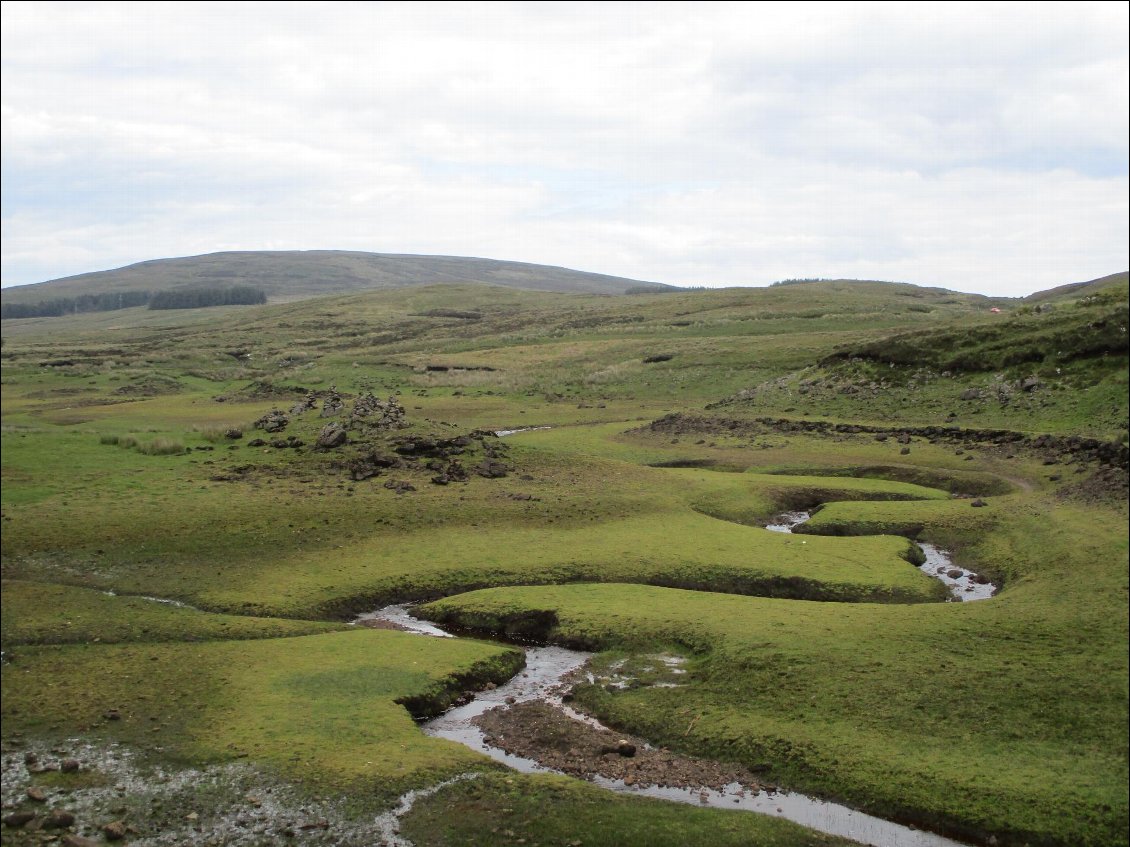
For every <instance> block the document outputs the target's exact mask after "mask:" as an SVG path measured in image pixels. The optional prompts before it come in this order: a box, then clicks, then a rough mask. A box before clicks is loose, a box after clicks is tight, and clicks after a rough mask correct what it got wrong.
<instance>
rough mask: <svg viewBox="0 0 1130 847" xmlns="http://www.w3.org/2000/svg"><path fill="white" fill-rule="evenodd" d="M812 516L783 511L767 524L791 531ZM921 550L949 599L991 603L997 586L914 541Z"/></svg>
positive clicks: (930, 573)
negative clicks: (946, 591) (990, 600)
mask: <svg viewBox="0 0 1130 847" xmlns="http://www.w3.org/2000/svg"><path fill="white" fill-rule="evenodd" d="M811 517H812V512H782V513H781V514H779V515H777V517H775V518H773V520H772V521H770V522H769V523H767V524H766V525H765V528H766V529H767V530H769V531H770V532H789V533H791V532H792V531H793V529H795V528H796V527H798V526H800V525H801V524H802V523H804V522H805V521H807V520H808V519H809V518H811ZM915 543H917V544H918V546H919V547H920V548H921V549H922V552H923V554H924V555H925V556H926V561H925V562H923V563H922V564H921V565H919V566H918V569H919V570H920V571H922V573H924V574H926V576H929V577H933V578H934V579H936V580H938V581H940V582H941V583H942V584H943V585H945V586H946V588H948V589H949V592H950V599H951V600H953V601H957V602H963V603H964V602H968V601H970V600H988V599H989V598H990V597H992V596H993V595H994V594H995V593H996V591H997V587H996V586H995V585H993V583H991V582H989V580H988V579H986V578H985V577H983V576H981V575H980V574H978V573H974V572H973V571H971V570H968V569H967V568H962V567H958V566H957V565H955V564H954V563H953V560H952V559H951V558H950V554H949V553H947V552H946V551H945V550H943V549H941V548H940V547H937V546H935V545H933V544H927V543H926V542H924V541H919V542H915Z"/></svg>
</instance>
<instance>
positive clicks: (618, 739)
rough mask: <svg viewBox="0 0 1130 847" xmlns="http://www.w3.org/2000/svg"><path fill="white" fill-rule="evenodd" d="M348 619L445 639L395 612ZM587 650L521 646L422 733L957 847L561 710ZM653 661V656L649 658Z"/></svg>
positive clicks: (682, 797) (749, 806)
mask: <svg viewBox="0 0 1130 847" xmlns="http://www.w3.org/2000/svg"><path fill="white" fill-rule="evenodd" d="M357 622H358V623H360V624H363V625H368V626H374V625H376V626H392V627H395V628H397V629H401V630H404V631H408V632H415V633H417V634H420V635H426V636H432V637H450V635H449V634H448V633H446V632H444V631H443V630H441V629H439V628H438V627H436V626H435V625H433V624H431V623H428V622H426V621H421V620H418V619H416V618H413V617H412V616H411V614H410V612H409V611H408V609H406V608H405V607H404V606H390V607H387V608H386V609H380V610H378V611H376V612H372V613H369V614H367V615H363V616H361V617H360V618H358V620H357ZM591 657H592V654H590V653H583V652H580V651H577V650H568V649H565V648H563V647H554V646H547V647H530V648H528V649H527V650H526V667H525V669H524V670H523V671H521V672H519V673H518V674H517V675H516V676H515V677H514V678H512V679H511V680H510V681H509V682H507V683H505V684H503V685H500V686H497V687H495V688H492V689H490V690H487V691H483V692H481V693H480V694H478V695H476V696H475V698H474V699H473V700H471V701H470V702H468V703H465V704H464V705H461V706H457V707H456V708H453V709H451V710H450V711H448V712H446V713H445V714H443V715H441V716H440V717H438V718H435V719H433V720H430V721H427V722H425V723H424V724H423V730H424V732H425V733H427V734H428V735H431V736H433V737H437V738H446V739H448V740H451V741H457V742H459V743H460V744H463V745H465V746H467V747H469V748H471V749H473V750H476V751H477V752H480V753H483V754H485V755H487V756H490V757H491V758H492V759H494V760H495V761H498V762H502V763H503V764H506V765H508V766H509V767H511V768H514V769H515V770H517V771H520V772H523V773H538V772H541V773H562V774H569V775H572V776H576V777H580V778H584V779H587V780H589V781H591V782H592V783H593V784H595V785H598V786H600V787H602V788H605V789H608V790H610V791H617V792H622V793H628V794H636V795H640V796H645V797H652V798H656V799H661V800H668V801H672V802H677V803H687V804H692V805H696V806H704V807H711V808H717V809H737V810H743V811H748V812H756V813H760V814H767V815H773V816H776V817H781V818H785V819H788V820H791V821H793V822H795V823H799V824H801V825H803V826H807V827H810V828H812V829H815V830H818V831H820V832H825V833H829V834H832V835H838V836H842V837H845V838H850V839H853V840H855V841H858V842H859V843H861V844H867V845H872V847H961V843H960V842H957V841H953V840H951V839H948V838H944V837H942V836H940V835H935V834H933V833H929V832H923V831H921V830H916V829H913V828H910V827H906V826H902V825H901V824H897V823H893V822H891V821H886V820H883V819H881V818H876V817H873V816H871V815H867V814H864V813H862V812H859V811H856V810H854V809H850V808H848V807H846V806H841V805H839V804H836V803H829V802H825V801H823V800H819V799H816V798H812V797H807V796H805V795H803V794H799V793H796V792H785V791H780V790H778V789H776V788H775V787H774V786H769V785H763V784H762V783H761V782H760V781H759V780H758V779H757V777H756V776H755V775H754V774H752V773H750V772H748V771H745V770H744V769H742V768H740V767H738V766H735V765H728V764H724V763H719V762H713V761H709V760H703V759H695V758H693V757H688V756H681V755H678V754H675V753H672V752H671V751H668V750H665V749H655V748H652V747H651V746H650V745H649V744H648V743H647V742H646V741H645V740H643V739H638V738H632V737H630V736H625V735H624V734H622V733H615V732H613V731H611V730H609V729H608V728H606V727H604V726H602V725H601V724H600V723H599V722H598V721H596V720H594V719H593V718H590V717H588V716H585V715H581V714H579V713H577V712H576V711H574V710H573V709H570V708H569V707H568V706H567V705H566V703H565V702H564V699H566V698H568V691H569V689H570V687H571V684H572V680H573V679H575V678H576V675H577V674H579V673H580V672H582V670H583V669H584V667H585V665H586V663H587V662H588V661H589V659H590V658H591ZM657 658H658V657H657Z"/></svg>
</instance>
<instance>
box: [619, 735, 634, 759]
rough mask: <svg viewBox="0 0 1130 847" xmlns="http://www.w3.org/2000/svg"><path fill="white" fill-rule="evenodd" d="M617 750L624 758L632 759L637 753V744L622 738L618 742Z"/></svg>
mask: <svg viewBox="0 0 1130 847" xmlns="http://www.w3.org/2000/svg"><path fill="white" fill-rule="evenodd" d="M616 752H617V753H619V754H620V755H621V756H623V757H624V758H626V759H630V758H632V757H633V756H634V755H636V745H635V744H632V743H631V742H630V741H625V740H624V739H623V738H621V739H620V740H619V741H618V742H616Z"/></svg>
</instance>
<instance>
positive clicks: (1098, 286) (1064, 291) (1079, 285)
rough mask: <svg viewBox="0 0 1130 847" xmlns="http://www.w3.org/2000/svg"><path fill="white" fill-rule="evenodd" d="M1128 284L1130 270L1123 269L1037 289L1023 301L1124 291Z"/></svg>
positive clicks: (1040, 301) (1051, 300) (1129, 282)
mask: <svg viewBox="0 0 1130 847" xmlns="http://www.w3.org/2000/svg"><path fill="white" fill-rule="evenodd" d="M1128 284H1130V272H1127V271H1123V272H1122V273H1117V274H1110V276H1101V277H1099V278H1098V279H1091V280H1088V281H1087V282H1071V283H1068V284H1067V285H1059V286H1056V287H1055V288H1049V289H1047V290H1046V291H1037V292H1036V293H1035V294H1029V295H1028V296H1027V297H1025V298H1024V302H1025V303H1047V302H1053V301H1055V300H1063V299H1074V298H1076V297H1083V296H1086V295H1087V294H1096V293H1098V292H1099V291H1104V290H1106V289H1119V290H1121V291H1123V292H1125V291H1126V289H1127V286H1128Z"/></svg>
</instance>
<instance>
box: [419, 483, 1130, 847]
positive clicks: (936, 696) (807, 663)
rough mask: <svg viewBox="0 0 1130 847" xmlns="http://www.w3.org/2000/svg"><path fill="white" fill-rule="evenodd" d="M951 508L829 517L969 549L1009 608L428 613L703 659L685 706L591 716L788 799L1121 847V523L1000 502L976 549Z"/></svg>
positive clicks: (970, 529)
mask: <svg viewBox="0 0 1130 847" xmlns="http://www.w3.org/2000/svg"><path fill="white" fill-rule="evenodd" d="M947 505H949V504H947V503H934V502H928V503H913V504H911V503H897V504H888V503H883V504H878V503H850V504H836V507H835V508H842V509H849V510H863V509H879V508H882V507H886V506H897V507H899V508H906V509H908V510H910V509H915V508H917V509H919V510H921V514H920V515H919V520H920V521H921V523H922V524H923V526H924V527H925V529H924V530H923V534H924V535H926V536H932V535H933V534H934V533H935V532H939V531H943V530H944V531H948V532H950V533H954V534H959V535H960V534H962V533H964V536H963V537H964V538H965V542H966V544H965V548H964V558H965V560H966V561H967V563H970V564H971V565H972V566H978V567H983V569H985V570H990V571H992V570H995V571H997V572H1003V573H1006V574H1007V575H1008V582H1007V583H1006V585H1007V587H1006V589H1005V591H1004V592H1003V593H1002V594H1001V595H1000V596H999V597H997V598H995V599H993V600H989V601H983V602H979V603H973V604H960V605H954V604H947V605H941V606H931V605H921V606H901V607H899V606H877V605H866V604H849V605H839V604H836V605H833V604H825V603H797V602H787V601H779V600H772V599H765V598H753V597H734V596H725V595H710V594H705V593H694V592H691V593H688V592H682V591H675V590H671V589H664V588H644V587H639V586H623V585H579V586H560V587H552V588H537V589H534V588H524V587H523V588H498V589H491V590H487V591H481V592H475V593H471V594H466V595H461V596H459V597H453V598H449V599H446V600H441V601H437V602H435V603H433V604H430V605H429V606H428V607H426V608H425V610H424V611H425V613H426V614H427V615H428V616H429V617H435V618H437V619H439V620H448V621H454V622H458V623H460V624H462V625H466V626H471V627H473V628H476V627H482V628H484V629H488V630H493V629H501V628H505V626H506V625H509V626H511V627H513V626H514V625H515V623H514V622H515V621H518V620H521V619H522V618H523V617H524V616H526V615H528V614H529V613H530V612H534V611H536V612H538V613H540V614H542V615H544V613H545V612H551V613H552V614H553V615H554V616H555V617H556V620H557V625H556V628H555V629H554V630H553V631H552V633H550V636H551V637H552V638H554V639H557V640H564V641H567V642H571V643H581V644H585V645H588V646H596V647H616V648H620V649H624V648H627V649H634V650H637V651H647V650H654V649H656V647H657V646H663V645H668V644H674V645H676V646H678V647H681V648H684V649H689V650H692V651H694V652H695V653H696V654H697V656H698V659H697V661H696V662H695V664H694V665H693V666H692V677H691V679H690V680H689V684H688V685H687V686H686V687H683V688H678V689H667V688H641V689H635V690H629V691H626V692H622V693H613V692H608V691H605V690H604V689H601V688H599V687H595V686H592V687H587V688H585V687H583V688H581V689H580V691H579V692H578V700H579V701H580V702H581V703H583V704H584V705H586V706H588V707H590V708H592V709H594V710H595V711H596V713H597V714H598V716H600V717H601V718H602V719H603V720H605V721H607V722H610V723H611V724H612V725H613V726H622V727H624V728H625V729H627V730H629V731H632V732H636V733H639V734H642V735H643V736H645V737H648V738H651V739H653V740H655V741H658V742H659V743H664V744H668V745H670V746H672V747H676V748H682V749H686V750H688V751H689V752H693V753H696V754H700V755H710V756H716V757H721V758H725V759H733V760H737V761H740V762H741V763H743V764H746V765H748V766H768V767H769V769H770V773H771V774H772V775H773V776H774V777H775V778H776V779H778V780H780V781H781V782H782V783H783V784H785V785H786V786H791V787H795V788H797V789H800V790H808V791H810V792H815V793H818V794H821V795H824V796H830V797H833V798H840V799H844V800H846V801H848V802H850V803H853V804H856V805H860V806H863V807H865V808H868V809H871V810H874V811H877V812H880V813H885V814H888V815H896V816H899V817H901V818H903V819H906V820H910V821H913V822H917V823H919V824H920V825H926V826H931V827H934V828H939V827H940V828H942V829H943V830H947V831H950V832H953V833H955V834H959V835H961V834H965V835H966V836H969V835H977V836H978V837H981V838H984V837H987V836H988V835H990V834H993V835H996V836H997V837H999V838H1003V839H1006V840H1009V841H1015V842H1017V843H1022V842H1023V841H1025V840H1035V841H1039V840H1048V841H1049V842H1050V843H1070V844H1096V845H1097V844H1112V843H1123V842H1124V839H1125V824H1126V816H1127V806H1126V801H1125V790H1124V787H1125V783H1126V778H1127V769H1126V764H1127V763H1126V756H1125V743H1124V725H1125V720H1126V717H1127V714H1126V693H1127V688H1126V679H1127V663H1126V652H1125V638H1126V634H1127V621H1126V608H1125V591H1126V586H1127V562H1126V541H1125V526H1124V517H1123V516H1122V515H1118V514H1115V515H1109V514H1102V513H1099V514H1096V513H1094V512H1083V511H1082V510H1078V509H1074V508H1071V507H1068V506H1064V505H1062V504H1054V503H1053V502H1049V501H1047V500H1044V499H1041V498H1038V497H1035V496H1030V497H1028V498H1027V499H1025V500H1020V501H1013V502H1011V503H1009V504H1005V503H1003V502H1002V504H1001V506H1000V508H1001V509H1002V510H1005V509H1007V514H1006V516H1005V517H1006V518H1007V519H1004V518H998V523H997V525H996V526H995V528H994V530H995V531H994V532H991V533H982V532H981V530H983V529H984V527H983V526H977V525H975V524H966V525H964V526H963V527H961V528H960V529H958V528H956V527H955V525H954V524H953V521H952V519H951V518H950V516H949V515H948V514H946V512H945V511H944V510H940V507H942V506H947ZM963 505H964V507H965V508H966V509H968V505H967V504H963ZM831 508H833V507H829V509H831ZM969 511H970V512H973V513H976V512H978V511H979V510H969ZM1112 683H1113V684H1112ZM1049 772H1051V773H1055V774H1056V778H1055V779H1054V780H1048V779H1047V774H1048V773H1049Z"/></svg>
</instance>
